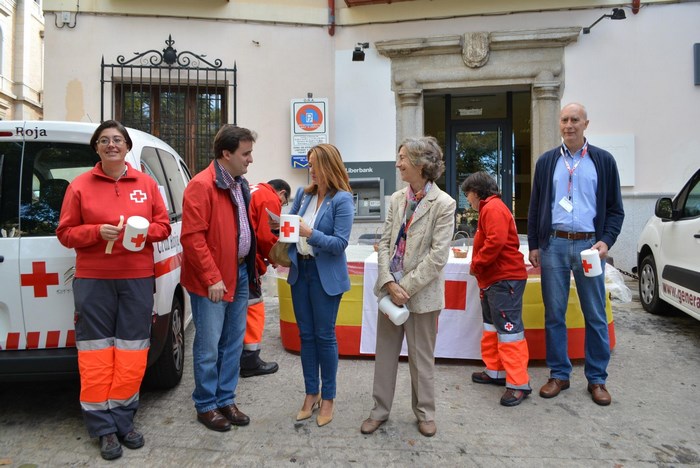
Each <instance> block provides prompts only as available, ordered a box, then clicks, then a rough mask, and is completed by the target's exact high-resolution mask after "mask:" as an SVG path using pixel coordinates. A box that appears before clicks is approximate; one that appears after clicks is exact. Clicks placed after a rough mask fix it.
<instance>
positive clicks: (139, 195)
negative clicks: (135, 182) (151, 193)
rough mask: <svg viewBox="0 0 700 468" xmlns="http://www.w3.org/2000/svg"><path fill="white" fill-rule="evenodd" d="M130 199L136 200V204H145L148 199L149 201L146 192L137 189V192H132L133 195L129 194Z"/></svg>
mask: <svg viewBox="0 0 700 468" xmlns="http://www.w3.org/2000/svg"><path fill="white" fill-rule="evenodd" d="M129 198H131V199H132V200H134V201H135V202H136V203H143V202H145V201H146V199H147V198H148V197H147V196H146V194H145V193H144V192H142V191H141V190H138V189H136V190H134V191H133V192H131V193H130V194H129Z"/></svg>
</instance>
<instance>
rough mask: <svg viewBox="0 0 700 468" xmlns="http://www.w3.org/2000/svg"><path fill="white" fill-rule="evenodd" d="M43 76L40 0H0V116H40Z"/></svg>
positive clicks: (12, 117)
mask: <svg viewBox="0 0 700 468" xmlns="http://www.w3.org/2000/svg"><path fill="white" fill-rule="evenodd" d="M43 80H44V14H43V11H42V9H41V2H40V1H39V0H0V119H2V120H10V119H15V120H17V119H19V120H21V119H30V120H33V119H41V118H42V116H43V103H42V101H43V96H42V94H43Z"/></svg>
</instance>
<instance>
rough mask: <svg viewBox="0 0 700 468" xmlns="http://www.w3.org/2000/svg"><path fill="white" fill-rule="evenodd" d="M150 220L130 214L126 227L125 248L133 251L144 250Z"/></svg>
mask: <svg viewBox="0 0 700 468" xmlns="http://www.w3.org/2000/svg"><path fill="white" fill-rule="evenodd" d="M149 224H150V223H149V222H148V220H147V219H146V218H144V217H141V216H130V217H129V219H127V220H126V227H125V228H124V240H123V241H122V243H123V244H124V248H125V249H126V250H131V251H132V252H138V251H140V250H143V248H144V247H145V246H146V235H147V234H148V226H149Z"/></svg>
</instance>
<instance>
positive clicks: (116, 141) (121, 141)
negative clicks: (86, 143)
mask: <svg viewBox="0 0 700 468" xmlns="http://www.w3.org/2000/svg"><path fill="white" fill-rule="evenodd" d="M124 141H125V140H124V138H121V137H114V138H107V137H102V138H100V139H99V140H97V143H99V144H100V145H101V146H108V145H109V143H110V142H112V143H113V144H114V145H115V146H121V145H123V144H124Z"/></svg>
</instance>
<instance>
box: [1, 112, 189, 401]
mask: <svg viewBox="0 0 700 468" xmlns="http://www.w3.org/2000/svg"><path fill="white" fill-rule="evenodd" d="M97 126H98V124H89V123H78V122H49V121H34V122H30V121H0V285H1V286H0V381H11V380H27V379H34V378H41V379H44V378H53V377H62V376H67V375H77V372H78V361H77V350H76V348H75V331H74V327H73V317H74V303H73V289H72V279H73V275H74V272H75V252H74V251H73V250H72V249H67V248H65V247H63V246H62V245H61V244H60V243H59V242H58V239H56V235H55V231H56V226H57V225H58V217H59V213H60V210H61V204H62V201H63V196H64V194H65V191H66V187H67V186H68V184H69V183H70V182H71V181H72V180H73V179H74V178H75V177H76V176H77V175H79V174H82V173H83V172H86V171H88V170H90V169H91V168H92V167H93V166H94V165H95V163H97V162H98V161H99V156H98V155H97V154H96V153H95V151H93V150H92V148H90V144H89V142H90V137H91V136H92V134H93V132H94V131H95V129H96V128H97ZM128 131H129V136H131V139H132V141H133V148H132V149H131V151H130V152H129V153H128V154H127V155H126V160H127V161H128V162H129V163H130V164H131V165H132V166H133V167H134V168H137V169H140V170H141V171H144V172H146V173H148V174H149V175H151V177H153V178H154V179H155V180H156V181H157V182H158V185H159V187H160V189H161V194H162V195H163V198H164V200H165V204H166V206H167V207H168V211H169V212H170V223H171V226H172V234H171V235H170V237H169V238H168V239H166V240H165V241H162V242H158V243H157V244H156V245H155V246H154V257H155V271H156V273H155V275H156V291H157V292H156V297H155V310H154V312H153V325H152V330H151V349H150V352H149V355H148V365H149V369H148V371H147V373H146V378H145V382H146V383H147V384H148V385H150V386H153V387H157V388H170V387H173V386H175V385H177V383H178V382H179V381H180V378H181V377H182V369H183V363H184V355H185V327H186V326H187V324H188V323H189V321H190V319H191V312H190V311H191V309H190V307H189V297H188V295H187V294H186V292H185V290H184V289H183V287H182V286H181V285H180V263H181V259H182V247H181V246H180V230H181V227H182V194H183V192H184V190H185V186H186V184H187V182H188V181H189V179H190V174H189V171H188V170H187V167H186V166H185V164H184V162H183V161H182V159H181V158H180V157H179V156H178V154H177V152H175V150H174V149H173V148H171V147H170V146H168V145H167V144H166V143H164V142H163V141H161V140H159V139H158V138H155V137H154V136H152V135H149V134H147V133H144V132H141V131H139V130H135V129H132V128H129V129H128Z"/></svg>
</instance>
